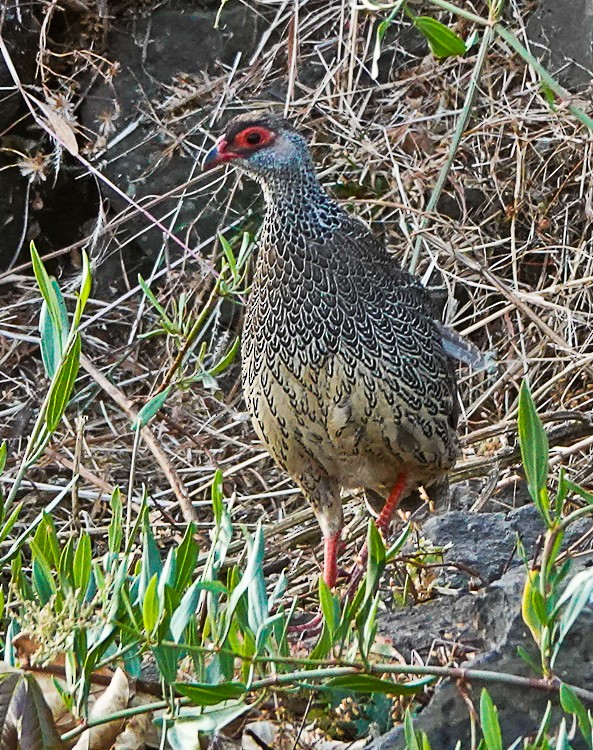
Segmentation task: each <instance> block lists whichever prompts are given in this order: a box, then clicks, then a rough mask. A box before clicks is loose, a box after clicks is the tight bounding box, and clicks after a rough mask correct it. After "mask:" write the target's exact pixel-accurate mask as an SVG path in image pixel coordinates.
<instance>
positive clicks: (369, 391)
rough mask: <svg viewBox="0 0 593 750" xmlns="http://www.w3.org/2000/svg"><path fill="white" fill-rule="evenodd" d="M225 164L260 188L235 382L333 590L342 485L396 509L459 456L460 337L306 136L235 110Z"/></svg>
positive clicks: (218, 160) (381, 523)
mask: <svg viewBox="0 0 593 750" xmlns="http://www.w3.org/2000/svg"><path fill="white" fill-rule="evenodd" d="M227 162H228V163H230V164H232V165H234V166H236V167H237V168H238V169H239V170H241V171H242V172H245V173H246V174H247V175H249V176H250V177H253V178H254V179H256V180H257V181H258V182H259V183H260V184H261V186H262V188H263V192H264V196H265V200H266V204H267V212H266V216H265V220H264V223H263V227H262V232H261V237H260V243H259V253H258V258H257V263H256V268H255V277H254V281H253V289H252V292H251V295H250V297H249V302H248V306H247V311H246V318H245V327H244V331H243V342H242V358H243V388H244V393H245V400H246V402H247V406H248V408H249V411H250V412H251V415H252V417H253V422H254V425H255V429H256V431H257V434H258V435H259V437H260V439H261V440H262V442H263V443H264V445H265V446H266V447H267V449H268V450H269V452H270V453H271V454H272V456H273V457H274V459H275V460H276V461H277V462H278V464H280V466H282V467H283V468H284V469H285V470H286V471H287V472H288V474H290V476H291V477H292V478H293V479H294V481H295V482H296V483H297V484H298V485H299V487H300V488H301V489H302V491H303V493H304V495H305V496H306V498H307V499H308V500H309V501H310V503H311V504H312V506H313V509H314V511H315V515H316V516H317V520H318V521H319V525H320V526H321V530H322V533H323V538H324V571H323V576H324V579H325V582H326V583H327V585H328V586H330V587H332V586H334V584H335V582H336V576H337V550H338V544H339V540H340V533H341V531H342V525H343V513H342V501H341V498H340V489H341V488H342V487H344V488H360V487H363V488H367V489H370V490H373V491H375V492H378V493H381V494H382V496H383V497H387V501H386V503H385V506H384V508H383V511H382V512H381V514H380V516H379V518H378V519H377V526H378V527H379V529H380V530H381V531H382V532H383V533H385V532H386V531H387V529H388V526H389V523H390V520H391V517H392V515H393V513H394V511H395V508H396V506H397V504H398V502H399V500H400V499H401V498H402V496H405V495H406V494H407V493H409V492H410V491H412V490H413V489H415V488H416V487H417V486H418V485H429V484H431V483H433V482H435V481H436V480H439V479H441V478H442V477H444V475H445V474H446V472H447V470H448V469H450V468H451V467H452V466H453V464H454V463H455V459H456V457H457V453H458V441H457V435H456V425H457V414H458V407H457V389H456V382H455V376H454V372H453V367H452V361H451V358H450V355H453V356H458V357H459V358H462V359H463V358H465V357H464V346H463V343H462V341H461V340H460V339H459V337H458V336H456V334H454V333H453V332H452V331H449V330H448V329H446V328H444V327H443V326H442V325H441V324H440V323H438V322H436V321H435V320H434V317H433V315H434V313H433V310H432V305H431V301H430V299H429V296H428V293H427V292H426V290H425V289H424V287H423V286H422V285H421V284H420V283H419V282H418V281H417V280H416V279H415V278H414V277H413V276H411V275H410V274H409V273H407V272H406V271H404V270H402V268H401V267H400V266H399V265H398V263H397V261H396V260H395V259H394V258H393V257H392V256H391V255H389V254H388V252H387V250H386V249H385V247H384V246H383V244H382V243H381V242H380V241H379V240H378V239H377V238H376V237H375V236H374V235H373V234H372V233H371V232H370V230H369V229H368V228H367V227H366V226H365V225H364V224H363V223H362V222H361V221H360V220H359V219H357V218H355V217H353V216H350V215H349V214H348V213H346V211H344V209H343V208H342V207H341V206H340V205H339V204H338V203H337V202H336V201H335V200H334V199H333V198H331V197H330V196H329V195H328V194H327V193H326V192H325V191H324V189H323V188H322V187H321V185H320V183H319V181H318V179H317V176H316V174H315V169H314V167H313V163H312V160H311V157H310V154H309V149H308V146H307V143H306V141H305V139H304V138H303V137H302V136H301V135H299V133H298V132H297V131H296V130H295V128H294V127H293V126H292V125H290V124H289V123H288V122H286V121H285V120H283V119H280V118H279V117H277V116H274V115H270V114H249V113H248V114H243V115H239V116H238V117H235V118H234V119H233V120H232V121H231V122H230V123H229V125H228V127H227V129H226V133H225V135H224V136H223V137H222V138H221V139H220V140H219V141H218V142H217V144H216V146H215V147H214V148H213V149H212V150H211V151H210V152H209V153H208V155H207V156H206V159H205V161H204V168H205V169H209V168H211V167H214V166H216V165H219V164H222V163H227Z"/></svg>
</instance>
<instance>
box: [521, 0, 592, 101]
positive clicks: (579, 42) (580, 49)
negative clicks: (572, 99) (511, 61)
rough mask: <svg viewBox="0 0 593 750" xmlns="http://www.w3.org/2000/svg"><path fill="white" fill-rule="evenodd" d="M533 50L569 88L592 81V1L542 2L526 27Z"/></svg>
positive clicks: (582, 85)
mask: <svg viewBox="0 0 593 750" xmlns="http://www.w3.org/2000/svg"><path fill="white" fill-rule="evenodd" d="M527 36H528V38H529V41H530V42H531V47H532V50H533V51H534V52H535V54H536V55H537V56H538V57H540V58H541V60H542V62H543V63H544V65H545V66H546V67H547V68H548V70H549V71H550V72H551V73H552V75H554V77H555V78H556V79H557V80H558V81H559V82H560V83H561V84H562V85H563V86H566V87H567V88H569V89H577V90H579V89H583V88H586V87H587V86H588V85H589V84H590V83H591V79H592V78H593V0H570V2H558V0H541V2H540V3H539V5H538V7H537V9H536V11H535V13H534V14H533V15H532V16H531V18H530V19H529V23H528V24H527Z"/></svg>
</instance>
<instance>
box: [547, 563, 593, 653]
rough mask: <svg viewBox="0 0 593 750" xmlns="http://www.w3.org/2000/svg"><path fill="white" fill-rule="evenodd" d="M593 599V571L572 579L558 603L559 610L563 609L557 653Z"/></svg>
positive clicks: (582, 573) (578, 574) (588, 570)
mask: <svg viewBox="0 0 593 750" xmlns="http://www.w3.org/2000/svg"><path fill="white" fill-rule="evenodd" d="M592 598H593V569H586V570H582V571H580V573H577V574H576V575H575V576H573V577H572V578H571V580H570V581H569V582H568V585H567V586H566V588H565V589H564V591H563V592H562V596H561V597H560V599H559V601H558V605H557V607H558V609H562V614H561V615H560V619H559V623H558V624H559V627H558V637H557V641H556V645H555V650H556V653H557V651H558V649H559V648H560V646H561V645H562V642H563V641H564V639H565V638H566V636H567V635H568V632H569V631H570V629H571V628H572V626H573V625H574V623H575V621H576V619H577V617H578V616H579V615H580V614H581V612H582V611H583V609H584V608H585V607H586V606H588V605H589V604H590V602H591V599H592Z"/></svg>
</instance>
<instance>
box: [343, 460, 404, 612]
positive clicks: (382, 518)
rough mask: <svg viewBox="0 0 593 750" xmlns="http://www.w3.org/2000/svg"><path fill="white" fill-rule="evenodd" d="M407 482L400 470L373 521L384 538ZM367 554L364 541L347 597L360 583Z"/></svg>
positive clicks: (350, 596)
mask: <svg viewBox="0 0 593 750" xmlns="http://www.w3.org/2000/svg"><path fill="white" fill-rule="evenodd" d="M407 484H408V475H407V473H406V472H405V471H402V472H401V474H399V475H398V477H397V479H396V481H395V484H394V485H393V489H392V490H391V492H390V493H389V497H388V498H387V500H386V501H385V505H384V506H383V510H382V511H381V513H380V514H379V518H377V520H376V521H375V526H376V527H377V528H378V529H379V531H380V532H381V534H382V536H383V537H384V538H387V532H388V531H389V525H390V524H391V521H392V519H393V515H394V513H395V511H396V510H397V506H398V505H399V502H400V500H401V499H402V495H403V494H404V492H405V490H406V486H407ZM368 556H369V551H368V549H367V544H366V542H365V543H364V545H363V547H362V549H361V551H360V556H359V558H360V560H359V562H358V563H357V564H356V565H355V566H354V569H353V570H352V573H351V581H350V586H348V593H347V594H346V598H347V599H353V598H354V595H355V594H356V591H357V589H358V584H359V583H360V579H361V578H362V575H363V573H364V569H365V567H366V563H367V560H368Z"/></svg>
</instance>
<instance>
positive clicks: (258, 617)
mask: <svg viewBox="0 0 593 750" xmlns="http://www.w3.org/2000/svg"><path fill="white" fill-rule="evenodd" d="M248 539H249V537H248ZM263 554H264V534H263V528H262V526H261V523H260V524H258V527H257V531H256V534H255V539H254V542H253V545H252V547H251V549H250V552H249V557H248V558H247V564H246V566H245V572H244V573H243V575H242V576H241V580H240V581H239V583H238V584H237V586H235V588H234V589H233V591H232V593H231V596H230V597H229V601H228V604H227V608H226V610H225V620H226V623H225V629H224V634H223V637H222V638H221V643H224V642H225V640H226V637H227V635H228V632H229V629H230V627H231V622H232V618H233V616H234V614H235V610H236V609H237V605H238V604H239V600H240V599H241V597H242V596H243V595H244V594H245V592H246V591H248V589H249V586H250V584H251V582H252V581H253V580H254V578H256V576H258V575H259V574H261V572H262V562H263ZM264 599H265V589H264ZM249 605H250V606H249V610H248V612H249V624H250V627H251V629H252V631H253V632H255V631H256V630H257V627H255V628H254V627H252V624H255V623H257V625H258V626H259V624H261V622H263V620H264V619H265V617H267V614H268V613H267V599H265V601H264V602H263V603H262V602H261V600H260V598H259V597H251V598H250V600H249ZM260 605H261V606H263V607H264V608H265V617H262V613H261V611H253V612H252V611H251V609H252V607H253V608H259V607H260Z"/></svg>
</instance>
